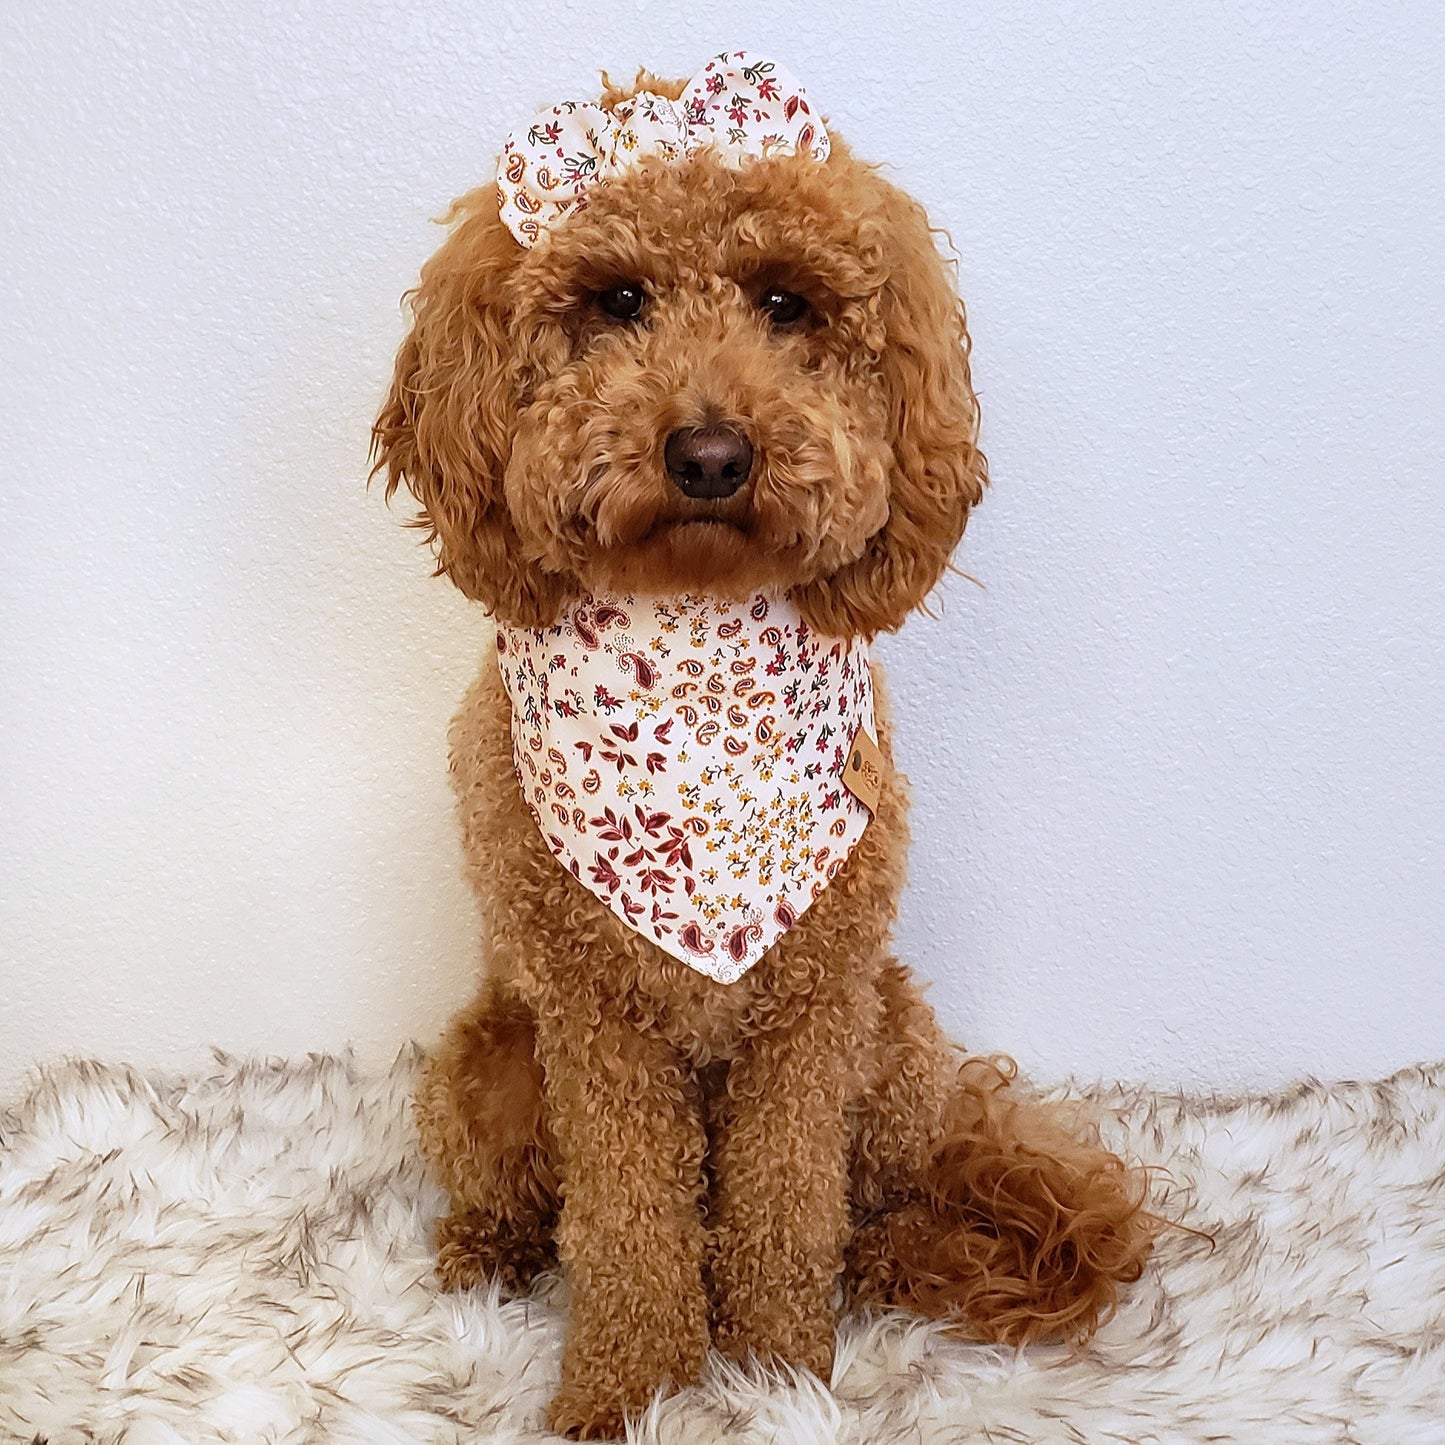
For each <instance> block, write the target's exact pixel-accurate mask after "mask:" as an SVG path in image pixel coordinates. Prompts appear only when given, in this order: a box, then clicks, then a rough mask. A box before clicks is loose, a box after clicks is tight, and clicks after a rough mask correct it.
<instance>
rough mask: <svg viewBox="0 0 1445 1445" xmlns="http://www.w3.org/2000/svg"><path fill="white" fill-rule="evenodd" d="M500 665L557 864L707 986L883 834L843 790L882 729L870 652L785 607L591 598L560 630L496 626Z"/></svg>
mask: <svg viewBox="0 0 1445 1445" xmlns="http://www.w3.org/2000/svg"><path fill="white" fill-rule="evenodd" d="M497 656H498V660H499V662H500V665H501V670H502V680H503V682H504V683H505V684H506V688H507V694H508V696H509V697H510V699H511V703H512V756H513V761H514V763H515V765H516V769H517V780H518V782H519V783H520V784H521V788H522V796H523V797H524V798H525V799H526V802H527V806H528V808H529V809H530V810H531V812H532V816H533V817H534V818H535V819H536V820H537V826H538V827H539V828H540V829H541V831H542V836H543V837H544V838H545V839H546V840H547V845H548V847H549V848H550V849H551V850H552V852H553V853H554V854H555V855H556V857H557V859H558V861H559V862H560V863H561V864H562V866H563V867H564V868H566V869H567V870H568V871H569V872H570V873H571V874H572V876H573V877H574V878H576V879H577V880H578V881H579V882H581V883H583V884H584V885H585V886H586V887H587V888H589V889H590V890H591V891H592V892H593V893H594V894H596V895H597V897H598V898H600V899H601V900H602V902H604V903H605V904H606V905H607V906H608V907H609V908H610V909H611V910H612V911H613V912H614V913H615V914H616V915H617V916H618V917H619V918H620V919H622V921H623V922H624V923H626V924H627V925H628V927H630V928H633V929H635V930H636V931H637V932H639V933H641V934H642V935H644V936H645V937H647V938H650V939H652V940H653V941H654V942H655V943H657V944H658V945H659V946H660V947H661V948H664V949H666V950H667V952H668V953H670V954H672V955H673V956H674V957H675V958H679V959H681V960H682V961H683V962H684V963H686V964H687V965H689V967H691V968H695V969H697V970H698V972H700V973H704V974H706V975H707V976H708V977H710V978H714V979H717V980H718V981H719V982H722V983H731V982H732V981H733V980H734V979H737V978H740V977H741V976H742V975H743V974H744V973H746V972H747V970H748V969H749V968H751V967H752V966H753V964H755V963H756V962H757V961H758V959H759V958H761V957H762V955H763V954H764V953H765V952H766V951H767V949H768V948H769V946H770V945H771V944H772V943H774V942H775V941H776V940H777V939H778V938H779V937H780V936H781V935H782V934H783V933H784V932H786V930H787V929H789V928H790V927H792V925H793V924H794V923H795V922H796V921H797V920H798V918H799V917H800V916H801V915H802V913H803V912H804V911H805V910H806V909H807V908H808V906H809V905H810V904H811V903H812V902H813V900H814V899H816V898H817V897H818V895H819V894H820V893H821V892H822V891H823V889H824V888H825V887H827V885H828V883H829V881H830V880H831V879H832V878H833V877H834V875H835V874H836V873H837V871H838V869H839V868H840V867H841V866H842V865H843V861H844V860H845V859H846V858H847V857H848V855H849V853H851V852H852V850H853V847H854V845H855V844H856V843H857V841H858V839H859V838H860V837H862V835H863V830H864V829H865V828H866V827H867V826H868V821H869V813H868V810H867V808H865V807H864V806H863V804H862V803H860V802H859V801H858V800H857V799H856V798H855V797H854V796H853V794H852V793H850V792H849V791H848V790H847V789H846V788H845V787H844V786H843V783H842V776H843V764H844V762H845V760H846V757H847V751H848V746H849V744H850V743H851V742H852V739H853V736H854V734H855V732H856V731H857V730H858V729H859V728H860V727H861V728H863V729H865V730H866V731H867V732H868V733H869V734H870V735H872V733H873V728H874V718H873V677H872V673H871V672H870V670H869V666H868V651H867V647H866V646H865V645H864V644H863V643H862V642H860V641H857V640H853V641H845V640H843V639H840V638H833V637H822V636H819V635H818V634H816V633H814V632H813V631H812V630H811V629H810V628H809V627H808V625H807V623H806V622H804V621H803V619H802V617H801V616H800V615H799V613H798V611H797V609H796V608H795V607H793V606H792V604H791V603H788V602H787V601H784V600H778V599H773V598H768V597H762V596H759V597H755V598H753V599H752V600H751V601H750V602H747V603H729V602H720V601H718V600H716V599H715V598H707V597H668V598H643V599H637V598H632V597H619V598H608V599H597V598H589V599H587V600H584V601H582V602H580V603H578V604H577V605H576V606H574V607H573V608H572V610H571V612H570V613H569V615H568V616H567V618H566V619H565V620H564V621H563V622H561V623H560V624H558V625H557V626H555V627H542V628H529V627H505V626H502V627H498V629H497Z"/></svg>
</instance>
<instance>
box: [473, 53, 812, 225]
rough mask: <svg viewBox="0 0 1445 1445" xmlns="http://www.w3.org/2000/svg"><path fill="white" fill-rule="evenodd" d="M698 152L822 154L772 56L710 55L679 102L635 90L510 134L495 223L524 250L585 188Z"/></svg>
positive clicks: (564, 107) (572, 107)
mask: <svg viewBox="0 0 1445 1445" xmlns="http://www.w3.org/2000/svg"><path fill="white" fill-rule="evenodd" d="M703 146H716V147H717V148H718V149H719V151H720V153H721V154H723V155H725V156H728V157H730V158H733V159H739V158H741V157H742V156H771V155H791V154H793V153H794V152H797V153H800V154H807V155H811V156H812V157H813V159H814V160H817V161H824V160H827V158H828V132H827V130H826V129H824V126H823V122H822V120H821V119H820V118H819V117H818V116H816V115H815V114H814V113H813V109H812V103H811V102H810V101H809V99H808V92H807V91H806V90H804V89H803V87H802V85H801V84H799V82H798V81H797V80H795V79H794V78H793V77H792V76H791V75H789V74H788V72H787V71H786V70H784V69H783V67H782V66H781V65H779V64H778V63H777V61H775V60H768V59H766V58H765V57H763V56H760V55H751V54H749V53H748V52H747V51H744V50H732V51H727V52H725V53H723V54H722V55H718V56H714V57H713V59H711V60H709V61H708V63H707V64H706V65H705V66H704V67H703V68H702V70H701V72H700V73H699V74H698V75H696V76H695V77H694V78H693V80H692V83H691V84H690V85H689V86H688V88H687V89H686V90H685V91H684V92H683V93H682V95H681V97H680V98H679V99H678V100H676V101H672V100H669V99H668V98H667V97H666V96H664V95H654V94H653V93H652V92H651V91H649V90H643V91H639V92H638V93H637V94H636V95H634V96H632V97H631V98H629V99H628V100H624V101H622V102H620V103H619V104H618V105H617V106H616V107H615V108H614V109H612V110H610V111H609V110H606V109H604V108H603V107H602V106H600V105H595V104H593V103H592V102H590V101H580V100H564V101H562V102H561V103H560V104H558V105H554V106H551V107H550V108H549V109H547V110H544V111H541V112H540V113H539V114H537V115H535V116H534V117H533V118H532V119H531V120H530V121H529V122H528V123H527V124H526V125H525V126H521V127H519V128H518V129H517V130H514V131H513V132H512V134H511V135H510V136H509V137H508V138H507V141H506V144H505V145H504V146H503V147H502V157H501V160H500V162H499V163H498V165H497V203H498V207H499V209H500V212H501V217H502V220H503V221H504V222H505V223H506V225H507V227H508V229H509V230H510V231H511V232H512V234H513V235H514V236H515V237H516V238H517V239H518V240H519V241H520V242H521V243H522V244H523V245H524V246H535V245H536V244H537V242H538V241H539V240H540V239H541V235H542V232H543V231H544V230H546V229H547V228H548V227H549V226H552V225H554V224H555V223H556V222H558V221H560V220H561V219H562V218H563V217H564V216H567V215H570V214H571V213H572V212H573V211H575V210H578V209H579V208H580V207H582V206H583V205H585V204H586V198H587V192H588V191H589V190H591V188H592V187H593V186H594V185H597V184H598V183H599V182H601V181H605V180H606V179H607V178H608V176H610V175H615V174H616V173H617V172H619V171H622V170H625V169H626V168H627V167H629V166H631V165H634V164H635V163H636V162H637V161H638V160H640V159H641V158H642V157H643V156H661V157H662V158H663V159H664V160H667V161H676V160H680V159H682V158H683V157H684V156H688V155H691V154H692V153H693V152H694V151H695V150H698V149H700V148H701V147H703Z"/></svg>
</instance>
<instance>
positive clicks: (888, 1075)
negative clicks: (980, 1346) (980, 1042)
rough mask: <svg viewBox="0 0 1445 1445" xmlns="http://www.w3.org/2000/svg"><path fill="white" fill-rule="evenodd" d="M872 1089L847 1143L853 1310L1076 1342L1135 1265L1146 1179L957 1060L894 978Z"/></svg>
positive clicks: (1007, 1336)
mask: <svg viewBox="0 0 1445 1445" xmlns="http://www.w3.org/2000/svg"><path fill="white" fill-rule="evenodd" d="M880 988H881V989H882V991H883V994H884V1000H885V1020H884V1025H883V1036H882V1038H881V1040H880V1045H879V1071H878V1074H877V1075H876V1082H875V1083H874V1085H873V1087H872V1089H870V1091H869V1092H868V1093H867V1095H866V1096H865V1099H864V1105H863V1111H862V1113H861V1115H860V1118H859V1121H858V1127H857V1130H856V1132H855V1148H854V1167H853V1204H854V1230H853V1235H852V1240H851V1243H850V1246H849V1250H848V1256H847V1259H848V1271H847V1282H848V1285H849V1287H850V1292H851V1295H852V1298H853V1300H854V1302H855V1303H858V1304H865V1305H866V1304H874V1305H884V1306H888V1305H896V1306H899V1307H901V1308H904V1309H909V1310H913V1311H916V1312H917V1313H919V1314H924V1315H928V1316H930V1317H932V1318H936V1319H949V1320H953V1321H955V1322H956V1323H958V1325H959V1326H960V1327H961V1328H963V1329H965V1330H966V1331H967V1332H968V1333H969V1334H970V1335H972V1336H974V1337H978V1338H983V1339H990V1340H1002V1341H1005V1342H1007V1343H1010V1344H1024V1343H1028V1342H1031V1341H1034V1340H1040V1339H1050V1338H1055V1339H1057V1338H1064V1339H1085V1338H1087V1337H1088V1336H1089V1335H1090V1334H1092V1333H1093V1331H1094V1330H1095V1329H1096V1328H1097V1327H1098V1325H1099V1324H1100V1323H1101V1322H1102V1320H1103V1319H1105V1318H1106V1317H1107V1315H1108V1313H1109V1312H1110V1311H1111V1309H1112V1307H1113V1305H1114V1303H1115V1300H1116V1299H1117V1295H1118V1287H1119V1285H1120V1284H1121V1283H1126V1282H1129V1281H1132V1280H1135V1279H1137V1278H1138V1277H1139V1275H1140V1273H1141V1272H1142V1270H1143V1265H1144V1260H1145V1258H1146V1257H1147V1255H1148V1253H1149V1249H1150V1246H1151V1244H1152V1241H1153V1237H1154V1234H1155V1232H1156V1229H1157V1224H1158V1221H1157V1220H1155V1218H1154V1217H1153V1216H1151V1215H1150V1214H1149V1213H1148V1212H1147V1211H1146V1210H1145V1208H1144V1196H1145V1180H1144V1178H1143V1176H1142V1175H1140V1174H1139V1173H1137V1172H1135V1171H1131V1170H1129V1169H1127V1168H1126V1167H1125V1165H1124V1164H1123V1162H1122V1161H1121V1160H1119V1159H1118V1158H1117V1157H1116V1156H1115V1155H1113V1154H1111V1153H1110V1152H1109V1151H1108V1150H1106V1149H1104V1148H1103V1147H1102V1145H1100V1144H1099V1143H1098V1142H1097V1140H1095V1139H1094V1138H1092V1137H1091V1131H1090V1130H1089V1129H1088V1128H1087V1126H1086V1125H1084V1124H1083V1122H1082V1121H1078V1120H1074V1119H1072V1118H1070V1116H1069V1115H1068V1114H1067V1113H1066V1112H1064V1111H1063V1110H1062V1109H1059V1108H1054V1107H1050V1106H1047V1105H1043V1104H1040V1103H1038V1102H1036V1101H1033V1100H1030V1099H1027V1098H1025V1097H1020V1096H1018V1095H1016V1094H1015V1093H1014V1091H1013V1090H1012V1088H1011V1087H1010V1086H1011V1083H1012V1079H1013V1069H1012V1065H1011V1064H1009V1063H1008V1062H1007V1061H1006V1060H1005V1061H999V1062H995V1061H991V1060H984V1059H969V1060H966V1061H965V1060H961V1058H960V1056H959V1055H957V1054H956V1053H954V1051H953V1050H952V1049H951V1047H950V1046H949V1045H948V1043H947V1041H946V1040H945V1039H944V1037H943V1035H942V1033H941V1031H940V1030H939V1028H938V1025H937V1023H936V1021H934V1019H933V1014H932V1010H931V1009H929V1008H928V1006H927V1005H926V1004H925V1003H924V1001H923V999H922V997H921V995H920V994H919V992H918V990H917V988H916V987H915V986H914V985H913V983H912V981H911V979H909V977H908V975H907V973H906V971H904V970H903V969H901V968H895V969H894V970H891V971H889V972H887V973H885V975H884V976H883V978H882V980H881V981H880Z"/></svg>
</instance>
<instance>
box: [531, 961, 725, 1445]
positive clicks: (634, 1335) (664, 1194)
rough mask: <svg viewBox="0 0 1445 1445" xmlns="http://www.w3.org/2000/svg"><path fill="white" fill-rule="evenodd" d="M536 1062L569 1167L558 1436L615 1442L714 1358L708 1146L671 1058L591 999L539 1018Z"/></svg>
mask: <svg viewBox="0 0 1445 1445" xmlns="http://www.w3.org/2000/svg"><path fill="white" fill-rule="evenodd" d="M537 1053H538V1057H539V1059H540V1060H541V1062H542V1066H543V1068H544V1070H545V1072H546V1103H547V1111H548V1118H549V1122H550V1124H551V1128H552V1133H553V1136H554V1137H555V1139H556V1141H557V1146H558V1152H559V1154H560V1158H561V1173H562V1189H563V1204H562V1214H561V1219H560V1222H559V1225H558V1232H557V1242H558V1248H559V1252H560V1255H561V1258H562V1262H563V1264H564V1266H565V1267H566V1270H567V1272H568V1275H569V1277H570V1280H571V1285H572V1316H571V1322H570V1326H569V1329H568V1334H567V1342H566V1345H565V1348H564V1350H563V1355H562V1383H561V1387H560V1389H559V1391H558V1394H557V1397H556V1399H555V1400H554V1401H553V1403H552V1408H551V1412H550V1415H549V1422H550V1424H551V1426H552V1428H553V1429H555V1430H557V1431H559V1432H561V1433H564V1434H570V1435H572V1436H574V1437H579V1438H583V1439H600V1438H610V1437H614V1436H619V1435H621V1434H622V1431H623V1417H624V1415H625V1414H626V1413H628V1412H633V1413H636V1412H638V1411H640V1410H641V1409H642V1408H643V1407H645V1406H646V1405H647V1403H648V1401H649V1400H650V1399H651V1398H652V1396H653V1394H654V1392H655V1391H656V1390H657V1389H658V1388H659V1387H665V1386H667V1385H669V1384H671V1385H683V1384H686V1383H688V1382H689V1381H691V1380H692V1379H694V1378H695V1377H696V1376H697V1374H698V1372H699V1371H700V1369H701V1368H702V1363H703V1359H704V1357H705V1355H706V1353H707V1346H708V1327H707V1297H706V1293H705V1291H704V1288H703V1276H702V1269H703V1236H702V1220H701V1204H700V1195H701V1188H702V1159H703V1153H704V1150H705V1147H706V1135H705V1133H704V1130H703V1124H702V1119H701V1114H700V1110H699V1103H698V1099H697V1097H696V1091H695V1089H694V1088H693V1087H692V1082H691V1076H690V1074H689V1073H688V1072H687V1071H686V1070H685V1068H684V1066H683V1064H682V1061H681V1060H680V1059H679V1058H678V1056H677V1054H676V1052H675V1051H674V1050H673V1049H672V1048H671V1047H670V1046H669V1045H668V1044H666V1043H665V1042H664V1041H663V1040H661V1039H659V1038H657V1037H656V1036H655V1035H650V1034H647V1033H645V1032H642V1031H640V1030H639V1029H637V1028H635V1027H633V1026H632V1025H631V1024H630V1023H628V1022H627V1021H626V1020H625V1018H623V1017H622V1009H621V1007H620V1005H619V1004H618V1002H617V1001H616V1000H615V999H610V998H605V997H601V996H597V995H594V994H593V993H592V991H591V990H589V989H587V988H585V987H583V988H581V989H575V990H572V991H571V992H570V994H569V996H567V997H565V998H564V997H563V996H562V994H561V993H560V992H559V995H558V996H557V997H556V998H555V999H554V1000H553V1001H552V1007H550V1008H547V1009H543V1010H539V1011H538V1015H537Z"/></svg>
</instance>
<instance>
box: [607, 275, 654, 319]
mask: <svg viewBox="0 0 1445 1445" xmlns="http://www.w3.org/2000/svg"><path fill="white" fill-rule="evenodd" d="M646 303H647V292H646V291H644V290H643V289H642V287H641V286H640V285H639V284H638V283H637V282H636V281H624V282H623V283H622V284H621V285H620V286H609V287H608V288H607V289H606V290H605V291H599V292H598V293H597V305H598V308H599V309H600V310H601V311H602V313H603V315H605V316H610V317H611V318H612V319H613V320H614V321H636V320H637V318H638V317H639V316H641V315H642V308H643V306H644V305H645V304H646Z"/></svg>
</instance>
